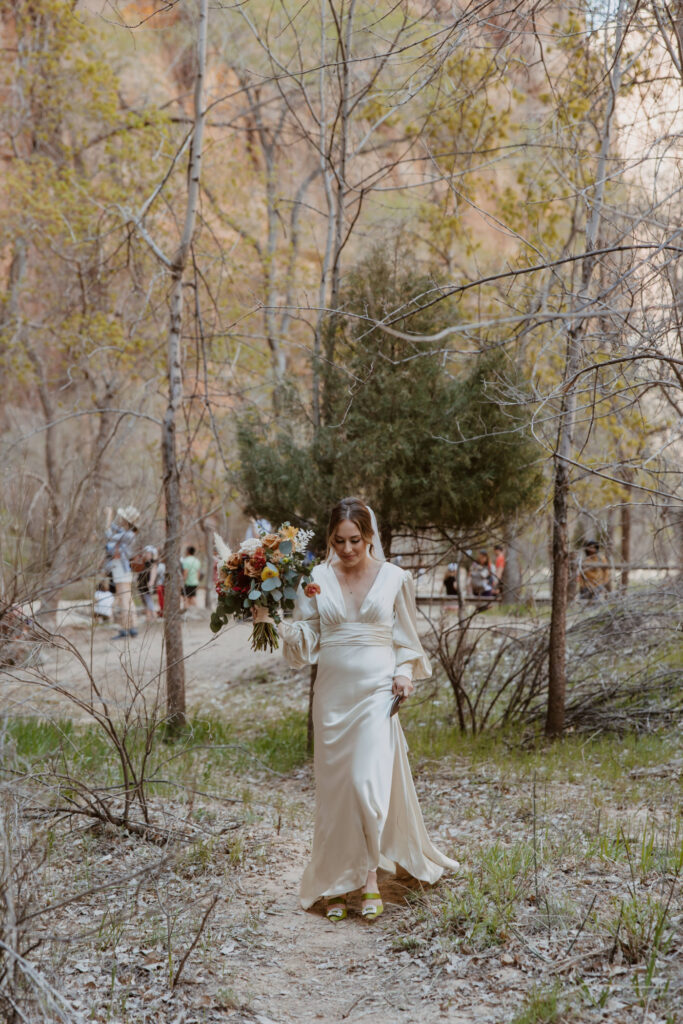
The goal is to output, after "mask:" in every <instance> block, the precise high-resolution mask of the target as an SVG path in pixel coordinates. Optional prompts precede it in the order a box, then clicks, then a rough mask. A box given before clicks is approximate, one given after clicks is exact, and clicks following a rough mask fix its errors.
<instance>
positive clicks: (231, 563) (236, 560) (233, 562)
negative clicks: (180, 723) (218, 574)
mask: <svg viewBox="0 0 683 1024" xmlns="http://www.w3.org/2000/svg"><path fill="white" fill-rule="evenodd" d="M241 564H242V556H241V555H240V553H239V551H235V553H234V554H232V555H230V558H229V559H228V560H227V562H226V563H225V565H226V567H227V568H228V569H239V567H240V565H241Z"/></svg>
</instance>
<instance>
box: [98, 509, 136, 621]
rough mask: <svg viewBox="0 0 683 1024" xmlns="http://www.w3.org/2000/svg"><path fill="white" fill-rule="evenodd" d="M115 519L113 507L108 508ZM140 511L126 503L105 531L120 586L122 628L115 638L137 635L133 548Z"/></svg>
mask: <svg viewBox="0 0 683 1024" xmlns="http://www.w3.org/2000/svg"><path fill="white" fill-rule="evenodd" d="M107 517H108V518H109V519H110V518H111V509H108V510H107ZM139 518H140V512H139V510H138V509H137V508H136V507H135V505H126V506H125V508H118V509H117V510H116V517H115V519H114V522H113V523H110V524H108V525H107V530H106V533H105V550H106V553H107V570H108V572H110V573H111V576H112V579H113V580H114V587H115V589H116V605H117V610H118V614H119V616H120V625H121V629H120V630H119V632H118V633H117V634H116V635H115V636H114V640H121V639H123V638H124V637H127V636H137V635H138V631H137V629H136V628H135V626H136V618H135V604H134V603H133V571H132V569H131V567H130V557H131V556H130V552H131V547H132V545H133V544H134V542H135V534H136V533H137V532H138V528H137V526H136V523H137V521H138V519H139Z"/></svg>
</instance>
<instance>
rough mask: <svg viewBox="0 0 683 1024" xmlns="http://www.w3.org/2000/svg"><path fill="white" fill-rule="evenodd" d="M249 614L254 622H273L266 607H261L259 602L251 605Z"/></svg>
mask: <svg viewBox="0 0 683 1024" xmlns="http://www.w3.org/2000/svg"><path fill="white" fill-rule="evenodd" d="M251 614H252V618H253V620H254V622H273V623H274V619H271V617H270V612H269V611H268V609H267V608H263V607H262V606H261V605H260V604H255V605H252V608H251Z"/></svg>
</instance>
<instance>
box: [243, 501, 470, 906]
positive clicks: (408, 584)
mask: <svg viewBox="0 0 683 1024" xmlns="http://www.w3.org/2000/svg"><path fill="white" fill-rule="evenodd" d="M327 549H328V557H327V560H326V562H324V563H323V564H322V565H318V566H316V567H315V569H314V570H313V580H314V583H313V584H309V586H308V587H307V588H306V590H307V591H308V594H309V595H310V596H307V595H306V593H304V592H302V591H301V590H300V591H299V595H298V598H297V606H296V610H295V613H294V619H295V621H293V622H284V623H281V624H280V626H279V627H278V629H279V634H280V637H281V639H282V641H283V653H284V656H285V659H286V660H287V662H288V663H289V664H290V665H292V666H294V667H301V666H304V665H307V664H314V663H316V662H317V664H318V674H317V677H316V682H315V693H314V699H313V724H314V736H315V757H314V768H315V779H316V813H315V832H314V837H313V850H312V856H311V861H310V863H309V864H308V866H307V867H306V870H305V872H304V876H303V880H302V883H301V903H302V905H303V907H304V908H308V907H310V906H311V905H312V904H313V903H315V901H316V900H317V899H319V898H320V897H325V898H326V900H327V911H326V913H327V917H328V918H329V919H330V920H331V921H332V922H337V921H341V920H342V919H343V918H345V917H346V893H348V892H350V891H352V890H354V889H358V888H360V887H361V886H362V890H363V892H362V905H363V909H362V914H363V917H364V918H366V919H367V920H374V919H375V918H377V917H379V915H380V914H381V913H382V910H383V905H382V900H381V897H380V894H379V890H378V886H377V869H378V867H382V868H385V869H387V870H389V871H395V870H396V866H397V865H399V864H400V865H401V867H403V868H405V869H406V870H407V871H409V872H410V874H411V875H413V877H415V878H419V879H422V880H424V881H426V882H435V881H436V880H437V879H438V878H439V877H440V876H441V874H442V873H443V870H444V868H450V869H451V870H455V869H457V867H458V864H457V862H456V861H453V860H450V859H449V858H448V857H446V856H444V854H442V853H441V852H440V851H439V850H437V849H436V847H435V846H434V845H433V843H432V842H431V841H430V839H429V836H428V835H427V831H426V829H425V826H424V821H423V819H422V813H421V811H420V807H419V804H418V802H417V795H416V793H415V787H414V785H413V779H412V776H411V773H410V766H409V764H408V756H407V747H406V741H405V739H404V736H403V731H402V729H401V725H400V722H399V719H398V715H395V716H393V717H390V710H391V705H392V700H393V698H392V695H394V696H400V697H401V699H405V698H406V697H408V696H410V694H411V693H412V692H413V689H414V686H413V679H425V678H426V677H427V676H429V675H431V669H430V666H429V662H428V661H427V658H426V657H425V654H424V651H423V650H422V645H421V643H420V640H419V638H418V634H417V624H416V610H415V594H414V587H413V580H412V577H411V576H410V574H409V573H408V572H405V571H404V570H402V569H400V568H399V567H398V566H396V565H392V564H391V563H390V562H386V561H385V560H384V556H383V553H382V548H381V544H380V541H379V536H378V533H377V528H376V523H375V521H374V515H373V513H372V511H371V509H369V508H368V506H367V505H365V504H364V503H363V502H362V501H360V500H359V499H358V498H343V499H342V501H340V502H339V503H338V504H337V505H336V506H335V507H334V509H333V510H332V514H331V516H330V521H329V525H328V530H327ZM264 612H265V614H267V610H266V609H258V613H260V615H259V617H261V615H262V614H263V613H264Z"/></svg>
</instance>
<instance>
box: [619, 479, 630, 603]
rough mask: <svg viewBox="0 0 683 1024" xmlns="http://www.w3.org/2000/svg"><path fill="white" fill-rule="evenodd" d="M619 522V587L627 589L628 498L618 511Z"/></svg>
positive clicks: (628, 554)
mask: <svg viewBox="0 0 683 1024" xmlns="http://www.w3.org/2000/svg"><path fill="white" fill-rule="evenodd" d="M620 520H621V586H622V587H623V589H624V590H626V588H627V587H628V568H627V566H628V565H629V563H630V561H631V504H630V502H629V499H628V497H626V498H625V499H624V501H623V502H622V505H621V509H620Z"/></svg>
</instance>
